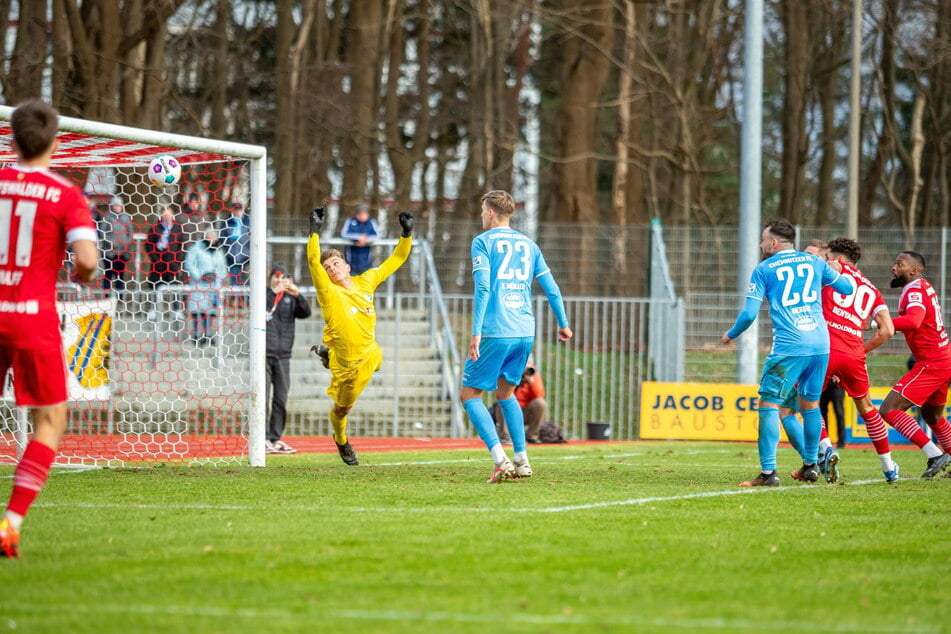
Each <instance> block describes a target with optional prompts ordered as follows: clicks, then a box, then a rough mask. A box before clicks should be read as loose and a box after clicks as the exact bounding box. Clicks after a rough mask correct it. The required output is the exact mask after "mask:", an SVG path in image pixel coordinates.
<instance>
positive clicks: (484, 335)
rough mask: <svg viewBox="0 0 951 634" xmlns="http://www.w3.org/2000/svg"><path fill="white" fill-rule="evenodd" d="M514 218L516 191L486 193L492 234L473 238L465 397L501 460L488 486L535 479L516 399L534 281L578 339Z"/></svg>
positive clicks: (530, 337) (561, 325) (565, 330)
mask: <svg viewBox="0 0 951 634" xmlns="http://www.w3.org/2000/svg"><path fill="white" fill-rule="evenodd" d="M514 213H515V200H513V199H512V195H511V194H509V193H508V192H504V191H501V190H494V191H490V192H488V193H486V194H485V195H483V196H482V216H481V217H482V228H483V229H485V232H484V233H481V234H479V235H478V236H476V237H475V238H474V239H473V240H472V277H473V281H474V283H475V301H474V306H473V317H472V338H471V339H470V341H469V351H468V354H467V357H466V366H465V369H464V371H463V374H462V388H461V390H460V394H459V396H460V399H461V400H462V405H463V407H465V409H466V413H468V414H469V420H471V421H472V425H473V426H474V427H475V428H476V431H477V432H478V433H479V437H480V438H481V439H482V441H483V442H484V443H485V446H486V448H487V449H488V450H489V453H490V454H491V455H492V460H493V461H494V462H495V470H494V471H493V472H492V477H490V478H489V479H488V482H501V481H502V480H505V479H507V478H527V477H529V476H531V475H532V467H531V465H530V464H529V462H528V452H527V451H526V443H525V418H524V416H523V414H522V408H521V407H519V404H518V400H516V398H515V396H514V394H515V387H516V386H517V385H518V383H519V381H521V379H522V372H523V371H524V370H525V364H526V363H527V362H528V357H529V354H531V352H532V344H533V343H534V340H535V315H534V314H533V313H532V282H533V281H534V280H537V281H538V283H539V285H540V286H541V287H542V290H543V291H544V292H545V295H546V296H547V297H548V304H549V305H550V306H551V309H552V312H554V313H555V319H556V320H557V321H558V341H568V340H569V339H571V335H572V333H571V328H570V327H569V324H568V316H567V315H566V314H565V305H564V303H563V302H562V299H561V291H560V290H559V288H558V284H557V283H556V282H555V279H554V278H553V277H552V274H551V271H550V270H549V269H548V265H547V264H546V263H545V258H544V256H543V255H542V252H541V250H540V249H539V248H538V245H537V244H535V243H534V242H533V241H532V240H531V239H530V238H529V237H528V236H526V235H525V234H523V233H519V232H518V231H515V230H514V229H512V228H511V227H509V222H510V221H511V220H512V215H513V214H514ZM487 390H495V398H496V400H497V401H498V403H499V407H500V408H501V410H502V417H503V418H504V419H505V424H506V426H507V427H508V430H509V436H511V438H512V449H513V451H514V452H515V453H514V456H513V459H512V460H509V458H508V456H506V454H505V450H504V449H503V448H502V444H501V443H500V442H499V435H498V432H497V431H496V428H495V422H494V421H493V420H492V415H491V414H489V410H488V409H487V408H486V406H485V403H483V402H482V394H483V392H485V391H487ZM513 460H514V464H513Z"/></svg>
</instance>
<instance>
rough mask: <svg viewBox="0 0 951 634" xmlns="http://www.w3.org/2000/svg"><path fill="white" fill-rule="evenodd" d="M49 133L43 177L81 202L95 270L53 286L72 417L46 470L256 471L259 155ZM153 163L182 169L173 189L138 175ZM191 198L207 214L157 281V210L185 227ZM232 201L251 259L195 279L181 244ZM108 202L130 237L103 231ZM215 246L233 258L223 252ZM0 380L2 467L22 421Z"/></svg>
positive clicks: (218, 225)
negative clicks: (89, 219) (189, 466)
mask: <svg viewBox="0 0 951 634" xmlns="http://www.w3.org/2000/svg"><path fill="white" fill-rule="evenodd" d="M12 112H13V108H12V107H10V106H0V138H2V141H3V142H2V143H0V164H9V163H13V162H15V161H16V155H15V154H14V153H13V151H12V149H11V147H10V142H9V141H10V138H11V133H10V125H9V121H10V116H11V114H12ZM59 132H60V133H59V139H60V149H59V150H58V151H57V152H56V153H55V154H54V156H53V160H52V166H51V167H52V169H53V170H55V171H57V172H59V173H60V174H63V175H64V176H66V177H67V178H69V179H70V180H72V181H73V182H76V183H77V184H78V185H80V186H81V187H83V189H84V190H85V191H86V192H87V195H88V196H89V197H90V201H91V204H92V205H93V207H94V210H95V213H96V216H97V225H98V227H99V235H100V252H101V253H100V255H101V260H100V271H99V276H98V277H99V280H98V281H97V282H95V283H93V284H91V285H89V286H80V285H75V284H71V283H68V282H67V281H66V278H65V276H64V277H63V278H62V283H61V284H60V293H59V295H60V296H59V299H60V302H59V304H60V312H61V317H62V320H63V324H64V328H63V331H64V348H65V352H66V355H67V364H68V365H69V367H70V402H69V404H68V405H69V410H70V412H71V414H70V419H69V423H68V428H67V432H66V435H65V436H64V442H63V446H62V447H61V451H60V456H59V457H58V458H57V464H76V465H86V464H103V465H115V466H119V465H129V464H135V463H141V462H155V461H159V462H186V463H192V462H197V463H208V464H228V463H235V462H238V463H243V462H244V461H245V460H247V464H250V465H251V466H264V464H265V452H264V445H265V442H264V441H265V438H264V434H265V412H266V403H265V366H264V354H265V328H266V325H265V314H266V310H265V307H264V302H265V291H266V278H267V271H266V257H267V256H266V252H267V251H266V241H267V232H266V227H267V177H266V176H267V172H266V162H267V152H266V150H265V148H264V147H263V146H259V145H248V144H241V143H233V142H228V141H220V140H214V139H206V138H200V137H192V136H185V135H178V134H169V133H167V132H161V131H155V130H145V129H140V128H133V127H127V126H121V125H114V124H108V123H102V122H96V121H85V120H82V119H78V118H72V117H63V116H61V117H60V118H59ZM162 154H168V155H172V156H174V157H176V158H177V159H178V160H179V162H180V163H181V164H182V168H183V175H182V178H181V181H180V182H179V183H177V184H175V185H171V186H166V187H157V186H155V185H152V184H151V183H150V182H149V180H148V178H147V168H148V164H149V162H150V161H151V159H153V158H155V157H156V156H158V155H162ZM191 194H195V195H197V197H198V198H199V201H200V205H202V206H203V207H204V210H203V212H202V214H196V215H194V216H193V217H194V218H196V219H198V220H201V222H200V223H199V222H198V220H196V221H195V223H194V226H193V227H192V229H194V231H193V232H192V233H191V234H189V233H188V231H185V232H183V233H182V240H181V242H180V243H178V242H176V244H178V245H179V247H180V249H181V250H180V251H177V250H176V252H175V254H174V258H173V260H174V261H175V264H174V265H173V266H171V267H167V268H169V269H171V268H175V269H177V268H179V267H181V268H182V269H183V270H181V271H179V272H177V273H174V272H170V273H168V275H169V277H161V275H160V273H159V269H158V268H157V267H158V266H166V265H158V264H155V262H156V261H157V260H158V259H160V258H161V257H162V256H160V255H159V250H160V249H161V250H162V252H163V253H164V252H165V251H166V250H169V246H168V243H169V240H168V235H169V234H168V233H167V232H166V233H165V234H164V236H163V239H162V240H160V241H158V243H160V244H161V246H159V247H157V246H155V245H156V244H157V243H156V242H155V241H150V240H151V237H152V236H153V235H154V234H155V232H156V230H155V229H153V227H156V226H158V221H159V218H160V215H161V213H162V211H164V210H166V209H172V210H173V211H174V212H175V213H176V214H178V216H179V218H181V217H183V216H182V214H183V213H184V211H183V208H184V202H185V201H186V200H187V199H188V197H189V195H191ZM236 202H240V203H242V204H243V205H244V206H245V208H246V209H248V211H249V213H248V217H249V219H250V231H249V232H247V233H249V241H248V242H247V243H243V244H247V246H248V247H249V250H250V259H249V260H247V262H246V263H244V264H239V263H236V262H232V261H231V260H229V261H228V264H229V265H230V266H231V268H230V269H229V271H228V275H227V276H226V277H225V278H221V277H220V276H218V277H215V276H214V275H210V276H209V277H199V278H197V279H193V278H192V277H191V276H190V273H189V272H188V271H186V270H184V269H185V268H186V267H185V266H184V260H185V258H186V257H187V254H188V250H189V248H190V247H191V245H192V244H193V243H194V240H192V239H191V238H194V237H195V236H196V235H198V234H199V233H201V232H203V231H208V230H218V231H219V232H220V230H221V229H224V228H225V227H228V226H229V224H228V217H229V216H230V210H231V209H232V208H233V207H235V203H236ZM113 204H115V205H117V207H116V209H120V212H118V213H119V214H120V217H121V213H122V212H124V213H125V214H127V216H126V218H127V219H128V220H130V223H127V224H128V225H130V226H126V225H124V224H123V223H125V221H117V222H116V223H115V224H110V222H111V221H110V220H109V218H110V216H108V212H109V211H110V208H111V207H112V205H113ZM117 226H119V227H120V228H121V227H122V226H126V228H125V229H123V230H121V231H120V230H115V229H116V227H117ZM183 226H185V225H183ZM189 226H191V225H189ZM130 235H131V239H129V236H130ZM237 235H238V236H241V232H240V231H238V232H237ZM120 236H125V237H120ZM232 237H233V236H232ZM219 244H222V245H223V246H221V247H220V248H221V249H226V250H225V251H224V253H225V254H226V255H228V254H230V253H232V251H227V249H229V248H231V247H229V246H228V245H229V244H230V243H228V242H225V241H219ZM177 248H178V247H176V249H177ZM193 261H194V260H192V262H193ZM161 270H162V271H166V269H164V268H163V269H161ZM222 280H224V281H222ZM12 380H13V381H15V377H13V378H12ZM0 381H2V383H0V396H2V399H0V463H4V462H14V461H16V460H17V459H18V457H19V455H20V454H21V453H22V450H23V443H24V439H25V437H26V433H27V430H26V429H25V426H26V425H27V417H26V416H24V415H23V413H22V412H20V411H18V410H17V408H15V407H14V406H13V404H12V391H11V389H10V387H11V386H10V382H11V380H10V378H9V377H0Z"/></svg>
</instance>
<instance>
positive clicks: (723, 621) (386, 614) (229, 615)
mask: <svg viewBox="0 0 951 634" xmlns="http://www.w3.org/2000/svg"><path fill="white" fill-rule="evenodd" d="M56 607H57V609H62V610H65V611H68V612H69V613H73V614H97V615H100V616H101V615H102V614H117V615H138V616H143V615H145V616H163V615H164V616H175V617H181V616H200V617H206V618H208V617H210V618H222V619H234V618H241V619H258V620H266V621H269V622H270V621H275V620H281V621H287V620H288V619H293V620H296V621H301V622H305V623H311V624H312V623H315V622H318V623H319V622H324V623H326V622H327V621H328V620H329V619H337V620H345V621H377V622H380V621H384V622H385V621H390V622H397V623H410V622H426V623H460V624H461V623H487V624H493V625H498V623H499V622H500V619H501V620H502V621H504V622H506V623H521V624H525V625H585V626H595V627H597V626H628V627H630V626H641V627H647V626H650V627H662V628H665V629H676V630H686V631H696V630H726V631H736V630H745V631H753V632H768V631H775V630H780V631H796V630H799V629H801V627H802V624H801V623H800V622H791V621H755V620H750V619H729V618H719V617H710V618H680V619H678V618H666V617H642V616H638V615H635V614H612V615H606V616H599V615H596V614H579V613H572V614H564V613H548V614H526V613H521V612H514V613H506V614H501V615H500V614H499V613H497V612H484V613H473V612H456V611H445V610H313V609H310V610H308V609H305V610H303V611H300V610H298V609H297V607H294V608H291V609H273V608H271V609H268V608H249V607H242V608H232V607H220V606H213V605H207V604H205V605H169V604H161V605H149V604H139V605H134V604H125V603H124V604H107V603H100V602H97V603H96V604H95V605H87V604H75V603H74V604H62V603H58V604H57V605H56ZM50 609H51V605H49V604H29V603H21V602H15V603H9V604H4V603H2V602H0V612H3V613H4V614H5V615H6V619H7V622H8V624H12V625H13V626H14V627H15V626H16V618H15V615H30V614H47V613H49V611H50ZM823 630H824V631H827V632H860V633H869V634H873V633H878V632H882V633H894V632H899V633H900V634H932V633H934V632H940V631H941V628H940V627H939V626H932V625H909V624H906V623H874V624H872V623H864V624H851V623H839V622H836V621H835V620H834V619H833V620H830V621H829V622H828V623H826V624H825V625H823Z"/></svg>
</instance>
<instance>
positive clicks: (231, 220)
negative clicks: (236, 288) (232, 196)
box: [221, 203, 251, 285]
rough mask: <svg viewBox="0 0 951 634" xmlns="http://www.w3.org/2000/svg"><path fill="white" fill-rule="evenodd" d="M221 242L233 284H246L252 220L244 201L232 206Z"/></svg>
mask: <svg viewBox="0 0 951 634" xmlns="http://www.w3.org/2000/svg"><path fill="white" fill-rule="evenodd" d="M221 242H222V245H223V246H224V248H225V256H226V257H227V259H228V272H229V273H230V275H231V280H230V282H231V284H232V285H238V284H242V285H243V284H245V282H246V281H247V272H246V271H245V267H246V266H247V264H248V260H249V259H251V222H250V219H249V218H248V216H247V214H245V213H244V205H243V204H242V203H235V204H233V205H232V206H231V215H230V216H228V218H227V219H226V220H225V221H224V223H223V226H222V228H221Z"/></svg>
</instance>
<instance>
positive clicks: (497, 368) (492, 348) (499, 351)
mask: <svg viewBox="0 0 951 634" xmlns="http://www.w3.org/2000/svg"><path fill="white" fill-rule="evenodd" d="M534 343H535V338H534V337H491V338H488V339H482V341H481V342H480V344H479V360H478V361H472V360H471V359H466V367H465V369H463V372H462V385H463V387H471V388H475V389H477V390H482V391H484V392H489V391H491V390H495V389H497V388H498V387H499V379H500V378H502V379H505V380H506V381H507V382H509V383H510V384H512V385H518V384H519V381H521V380H522V373H523V372H524V371H525V365H526V364H527V363H528V357H529V355H531V354H532V345H534Z"/></svg>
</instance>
